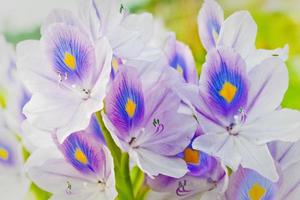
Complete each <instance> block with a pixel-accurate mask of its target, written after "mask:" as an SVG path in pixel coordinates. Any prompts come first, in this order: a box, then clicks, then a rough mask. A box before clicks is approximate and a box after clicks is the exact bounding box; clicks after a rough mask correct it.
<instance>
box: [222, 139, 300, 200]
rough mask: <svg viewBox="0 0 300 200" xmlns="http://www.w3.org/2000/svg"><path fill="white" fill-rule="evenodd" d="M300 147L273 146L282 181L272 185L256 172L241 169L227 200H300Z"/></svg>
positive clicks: (288, 145) (234, 174) (295, 145)
mask: <svg viewBox="0 0 300 200" xmlns="http://www.w3.org/2000/svg"><path fill="white" fill-rule="evenodd" d="M299 144H300V143H299V142H296V143H293V144H291V143H283V142H273V143H271V144H270V150H271V152H272V155H273V158H274V159H275V161H276V163H277V168H278V171H279V176H280V177H279V180H278V181H277V182H272V181H270V180H268V179H266V178H264V177H263V176H261V175H259V174H258V173H256V172H255V171H253V170H250V169H244V168H242V167H240V168H239V169H238V171H237V172H235V173H233V174H232V176H231V177H230V181H229V187H228V189H227V191H226V193H225V195H224V199H228V200H229V199H230V200H237V199H238V200H240V199H264V200H271V199H272V200H273V199H275V200H296V199H298V198H299V194H300V187H299V181H300V176H299V175H298V174H299V173H298V170H299V167H300V162H299V159H298V158H297V157H295V155H298V154H299V152H300V151H299V149H300V145H299Z"/></svg>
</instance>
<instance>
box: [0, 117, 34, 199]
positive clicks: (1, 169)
mask: <svg viewBox="0 0 300 200" xmlns="http://www.w3.org/2000/svg"><path fill="white" fill-rule="evenodd" d="M0 130H1V134H0V185H1V188H0V192H1V198H3V199H11V200H20V199H24V198H25V196H26V194H27V192H28V191H29V187H30V181H29V179H28V178H27V177H26V174H25V170H24V158H23V152H22V145H21V143H20V142H19V141H18V140H17V139H16V137H15V135H14V134H13V133H12V131H11V130H9V129H8V128H7V125H6V124H5V121H4V119H3V113H1V119H0ZM16 191H17V192H16Z"/></svg>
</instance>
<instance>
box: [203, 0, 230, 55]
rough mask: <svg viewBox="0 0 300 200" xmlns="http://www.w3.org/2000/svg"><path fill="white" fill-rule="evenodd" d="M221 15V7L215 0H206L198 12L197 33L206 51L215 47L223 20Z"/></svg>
mask: <svg viewBox="0 0 300 200" xmlns="http://www.w3.org/2000/svg"><path fill="white" fill-rule="evenodd" d="M223 15H224V14H223V10H222V8H221V7H220V5H219V4H218V3H217V2H216V1H215V0H206V1H205V2H204V4H203V6H202V8H201V10H200V12H199V16H198V26H199V35H200V39H201V42H202V44H203V46H204V48H205V49H206V50H207V51H208V50H209V49H211V48H214V47H216V44H217V40H218V37H219V33H220V29H221V25H222V23H223V20H224V16H223Z"/></svg>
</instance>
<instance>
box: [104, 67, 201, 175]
mask: <svg viewBox="0 0 300 200" xmlns="http://www.w3.org/2000/svg"><path fill="white" fill-rule="evenodd" d="M122 69H123V70H122V71H120V72H119V73H118V76H116V78H115V79H114V82H113V83H112V85H111V88H110V89H109V91H108V93H107V96H106V99H105V113H104V114H103V117H104V121H105V123H106V126H107V128H108V129H109V130H110V132H111V134H112V136H113V137H114V139H115V141H116V143H117V144H118V145H119V146H120V148H121V149H122V150H123V151H125V152H128V153H129V156H130V157H131V158H132V159H133V160H134V161H135V162H136V164H137V165H138V166H139V167H140V168H141V169H142V170H143V171H144V172H145V173H147V174H148V175H149V176H151V177H152V176H155V175H158V174H163V175H167V176H171V177H182V176H183V175H184V174H185V173H186V172H187V166H186V164H185V162H184V160H183V159H180V158H178V157H176V154H178V153H179V152H182V151H183V150H184V148H185V147H186V146H187V145H188V144H189V142H190V140H191V139H192V136H193V134H194V132H195V129H196V122H195V119H194V118H193V116H191V115H185V114H180V113H178V112H177V110H178V107H179V105H180V101H181V100H180V98H179V97H178V96H176V95H175V93H174V92H173V91H172V89H171V87H170V86H171V85H168V84H172V82H173V81H171V80H175V79H178V74H177V73H175V72H174V71H173V70H171V69H170V68H167V67H166V68H165V70H167V72H165V73H160V74H159V73H158V77H153V76H151V74H148V73H140V74H139V73H138V72H137V71H136V70H135V68H133V67H129V66H126V67H123V68H122ZM154 75H157V74H154ZM173 75H174V76H173ZM153 80H157V81H153ZM178 80H179V79H178ZM149 81H150V82H151V81H152V84H149ZM147 85H148V88H147ZM149 85H150V86H149Z"/></svg>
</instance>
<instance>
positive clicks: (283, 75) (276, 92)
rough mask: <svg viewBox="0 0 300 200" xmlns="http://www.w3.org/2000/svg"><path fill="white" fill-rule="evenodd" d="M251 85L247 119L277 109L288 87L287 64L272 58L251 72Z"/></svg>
mask: <svg viewBox="0 0 300 200" xmlns="http://www.w3.org/2000/svg"><path fill="white" fill-rule="evenodd" d="M249 80H250V87H249V93H248V103H247V107H246V109H245V112H246V114H247V121H248V122H250V121H252V120H255V119H256V118H257V117H259V116H261V115H264V114H267V113H270V112H271V111H274V110H275V109H277V108H278V107H279V106H280V104H281V101H282V99H283V96H284V93H285V92H286V90H287V88H288V71H287V67H286V65H285V64H284V63H283V61H282V60H280V59H278V58H270V59H267V60H265V61H263V62H262V63H261V64H259V65H258V66H256V67H255V68H253V69H252V70H251V71H250V72H249Z"/></svg>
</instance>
